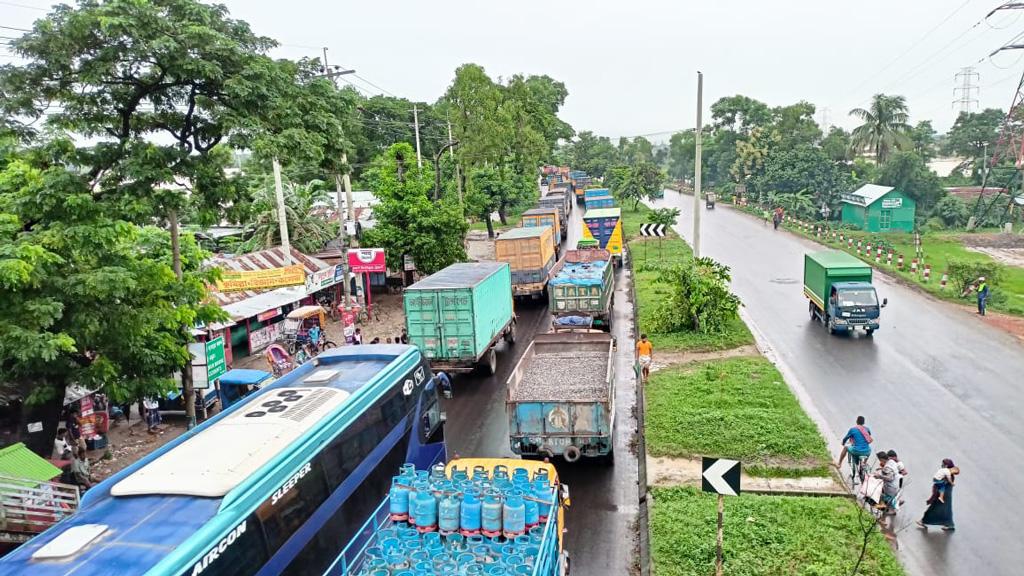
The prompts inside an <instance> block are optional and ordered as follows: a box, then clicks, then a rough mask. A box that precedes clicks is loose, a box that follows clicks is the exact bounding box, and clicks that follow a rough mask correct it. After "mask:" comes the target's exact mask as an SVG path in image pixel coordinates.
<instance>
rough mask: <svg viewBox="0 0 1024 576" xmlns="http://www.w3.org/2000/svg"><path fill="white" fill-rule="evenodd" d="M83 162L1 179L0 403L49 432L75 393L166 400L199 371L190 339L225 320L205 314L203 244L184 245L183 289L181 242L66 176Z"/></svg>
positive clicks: (36, 443)
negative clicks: (192, 368) (181, 375)
mask: <svg viewBox="0 0 1024 576" xmlns="http://www.w3.org/2000/svg"><path fill="white" fill-rule="evenodd" d="M73 151H74V150H73V148H72V147H71V146H70V145H69V143H67V142H61V143H55V145H54V146H53V147H51V148H49V149H48V150H47V151H46V152H47V154H46V158H45V160H40V161H37V160H34V159H31V158H28V157H27V156H26V157H25V158H21V159H15V160H14V161H12V162H10V163H8V164H7V165H6V167H4V168H3V169H2V170H0V374H2V376H0V393H3V394H4V395H5V396H6V397H9V398H15V397H21V398H27V403H28V405H29V406H30V407H31V408H30V411H32V412H34V414H35V416H33V418H35V417H36V416H38V417H39V418H40V419H41V420H42V421H44V422H46V423H47V424H50V423H53V424H55V423H56V422H57V419H58V417H59V412H60V408H61V406H62V403H63V398H64V389H65V387H67V386H68V385H70V384H78V385H81V386H84V387H86V388H89V389H102V390H103V391H104V392H105V393H107V394H109V395H110V396H111V398H112V399H113V400H114V401H118V402H120V401H127V400H134V399H136V398H139V397H141V396H143V395H151V394H152V395H157V394H162V393H164V392H166V391H167V390H169V389H170V388H171V387H172V386H173V382H172V380H171V374H172V373H173V372H174V371H175V370H178V369H179V368H181V367H182V366H184V365H185V363H186V362H187V361H188V352H187V350H186V348H185V346H184V344H183V343H184V341H185V339H186V332H187V330H188V329H189V328H190V327H192V326H194V325H195V324H196V323H197V322H199V321H203V322H212V321H214V320H220V319H223V318H224V314H223V313H222V312H221V311H220V310H219V309H218V308H216V307H215V306H208V305H204V304H201V302H202V301H203V299H204V297H205V287H204V286H205V284H206V283H207V282H211V281H212V280H213V276H212V275H211V272H210V271H203V269H202V268H201V265H202V262H203V260H204V259H205V257H206V256H207V254H204V253H203V252H202V251H200V250H199V248H198V246H197V245H196V243H195V242H194V241H193V239H192V237H190V236H186V237H184V238H182V242H181V246H180V250H179V251H178V254H179V262H180V266H181V267H182V277H181V278H180V279H179V278H177V277H176V275H175V273H174V270H173V258H172V247H171V238H170V235H169V234H168V233H167V232H166V231H164V230H160V229H157V228H155V227H140V226H139V225H136V224H134V223H132V222H129V221H126V220H125V219H124V218H123V217H122V215H121V213H122V212H123V210H121V209H120V207H119V206H117V205H115V204H113V203H108V202H97V201H96V200H95V191H94V190H93V189H92V188H90V186H89V183H88V181H87V180H86V179H84V178H83V177H82V176H81V175H80V174H79V173H77V172H75V171H70V170H68V169H67V168H65V165H66V162H67V160H68V158H69V155H68V154H69V152H70V153H73ZM42 156H43V155H42V154H40V156H39V157H40V158H42ZM44 416H45V417H44ZM18 428H19V430H21V429H23V428H24V426H19V427H18ZM46 430H47V431H48V432H49V434H46V435H44V437H45V438H44V439H40V438H39V435H31V436H29V437H28V438H27V439H26V441H27V442H29V444H30V445H31V447H32V448H33V449H35V450H36V451H38V452H40V453H48V451H49V450H50V448H52V440H53V436H54V435H55V433H56V429H55V428H51V427H50V426H49V425H48V426H47V428H46ZM33 439H35V440H33Z"/></svg>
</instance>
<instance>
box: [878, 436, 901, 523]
mask: <svg viewBox="0 0 1024 576" xmlns="http://www.w3.org/2000/svg"><path fill="white" fill-rule="evenodd" d="M877 457H878V464H879V465H880V468H879V469H878V471H877V472H875V474H874V476H875V478H878V479H880V480H881V481H882V501H881V502H879V503H878V504H875V507H876V508H879V509H883V510H884V509H885V508H891V509H894V510H895V508H896V506H897V504H896V496H898V495H899V493H900V472H899V468H898V467H897V466H896V462H895V461H894V460H892V459H890V458H889V453H888V452H885V451H881V452H879V453H878V454H877Z"/></svg>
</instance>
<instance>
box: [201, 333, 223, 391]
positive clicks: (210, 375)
mask: <svg viewBox="0 0 1024 576" xmlns="http://www.w3.org/2000/svg"><path fill="white" fill-rule="evenodd" d="M227 371H228V363H227V361H226V360H225V359H224V337H223V336H217V337H216V338H214V339H213V340H210V341H209V342H207V343H206V381H207V383H211V382H213V381H214V380H216V379H218V378H220V377H221V376H223V375H224V373H225V372H227Z"/></svg>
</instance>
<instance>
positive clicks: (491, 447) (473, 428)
mask: <svg viewBox="0 0 1024 576" xmlns="http://www.w3.org/2000/svg"><path fill="white" fill-rule="evenodd" d="M582 214H583V209H582V207H580V206H574V207H573V210H572V212H570V215H569V217H570V224H569V225H568V229H569V235H568V239H567V241H566V242H565V243H563V249H564V248H569V247H574V246H575V245H576V242H577V240H578V239H579V236H580V231H581V226H582ZM627 277H628V272H626V271H620V272H619V275H618V277H617V279H616V293H615V318H614V320H613V333H614V335H615V336H616V338H617V342H618V352H617V353H616V358H615V361H616V365H615V370H616V375H617V379H616V380H617V382H616V408H615V409H616V413H615V425H616V437H615V464H614V466H607V465H604V464H601V463H589V462H586V461H585V460H581V461H580V462H576V463H575V464H571V465H570V464H567V463H565V462H562V461H556V462H555V466H556V468H557V469H558V473H559V477H560V479H561V481H562V482H563V483H564V484H566V485H568V486H569V489H570V493H571V499H572V506H571V507H570V508H569V510H568V511H567V514H566V528H567V529H568V532H567V533H566V534H565V548H566V550H568V551H569V554H570V556H571V559H572V562H571V565H572V573H573V574H575V575H577V576H591V575H594V576H603V575H610V576H611V575H614V576H622V575H625V574H628V573H629V572H630V570H631V567H632V564H633V562H634V559H635V557H636V555H635V554H634V546H635V521H636V513H637V460H636V456H635V455H634V454H632V453H631V452H630V444H631V441H632V439H633V436H634V433H635V432H636V420H635V419H634V417H633V406H634V405H635V400H636V385H635V378H634V374H633V354H632V350H633V346H634V344H633V335H632V322H633V321H632V307H631V304H630V303H629V302H628V300H627V291H626V284H627V282H628V278H627ZM516 314H517V317H518V323H517V327H516V332H517V333H516V343H515V344H514V345H512V346H509V345H508V344H506V343H502V344H500V346H499V348H498V372H497V374H495V375H494V376H493V377H483V376H478V375H475V374H473V375H462V376H459V377H457V378H456V379H455V381H454V383H453V388H454V397H453V398H452V399H451V400H449V401H446V403H445V411H446V412H447V416H448V421H447V423H446V425H445V440H446V442H447V444H448V453H449V456H454V455H456V454H458V455H460V456H467V457H468V456H503V457H514V454H513V452H512V450H511V448H510V447H509V441H508V420H507V418H506V415H505V381H506V380H507V379H508V377H509V375H510V374H511V372H512V369H513V368H514V367H515V365H516V362H518V361H519V358H520V357H521V356H522V354H523V352H525V351H526V348H527V346H529V343H530V341H531V340H532V338H533V335H534V334H537V333H543V332H547V331H548V328H549V327H550V324H549V322H550V316H549V313H548V310H547V306H546V303H541V302H540V301H538V302H537V303H535V304H531V303H523V302H517V303H516Z"/></svg>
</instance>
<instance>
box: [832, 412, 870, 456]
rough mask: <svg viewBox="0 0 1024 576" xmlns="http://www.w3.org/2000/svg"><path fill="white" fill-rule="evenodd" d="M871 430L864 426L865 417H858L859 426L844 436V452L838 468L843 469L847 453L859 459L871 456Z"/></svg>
mask: <svg viewBox="0 0 1024 576" xmlns="http://www.w3.org/2000/svg"><path fill="white" fill-rule="evenodd" d="M873 441H874V439H873V438H872V437H871V429H870V428H868V427H867V426H865V425H864V417H863V416H857V425H856V426H854V427H853V428H850V429H849V430H848V431H847V432H846V436H843V440H842V443H843V451H842V452H840V454H839V463H838V464H836V467H842V465H843V459H844V458H846V455H847V453H849V454H850V455H851V456H853V457H856V458H858V459H864V458H867V457H868V456H870V455H871V443H872V442H873Z"/></svg>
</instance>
